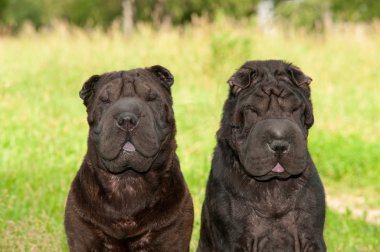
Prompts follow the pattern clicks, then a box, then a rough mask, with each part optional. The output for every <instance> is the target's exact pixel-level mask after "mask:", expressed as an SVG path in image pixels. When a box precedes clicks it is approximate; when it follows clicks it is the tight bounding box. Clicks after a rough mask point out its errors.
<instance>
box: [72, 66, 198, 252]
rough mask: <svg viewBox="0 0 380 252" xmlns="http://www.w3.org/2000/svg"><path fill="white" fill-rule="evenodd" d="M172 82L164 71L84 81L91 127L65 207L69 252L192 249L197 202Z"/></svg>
mask: <svg viewBox="0 0 380 252" xmlns="http://www.w3.org/2000/svg"><path fill="white" fill-rule="evenodd" d="M172 84H173V76H172V75H171V73H170V72H169V71H168V70H167V69H165V68H164V67H162V66H153V67H148V68H144V69H133V70H129V71H120V72H111V73H106V74H103V75H95V76H92V77H91V78H90V79H89V80H88V81H86V82H85V83H84V86H83V88H82V90H81V91H80V97H81V98H82V99H83V101H84V104H85V106H86V107H87V115H88V116H87V121H88V124H89V128H90V129H89V135H88V142H87V153H86V155H85V157H84V160H83V163H82V165H81V167H80V169H79V171H78V173H77V175H76V177H75V179H74V181H73V182H72V185H71V189H70V192H69V195H68V199H67V204H66V211H65V230H66V234H67V241H68V245H69V248H70V251H72V252H82V251H83V252H90V251H91V252H95V251H99V252H101V251H112V252H116V251H120V252H121V251H122V252H127V251H146V252H148V251H165V252H166V251H178V252H181V251H188V250H189V243H190V237H191V232H192V225H193V217H194V214H193V203H192V199H191V195H190V193H189V190H188V188H187V185H186V183H185V180H184V178H183V176H182V173H181V171H180V165H179V161H178V157H177V155H176V141H175V133H176V127H175V121H174V113H173V109H172V97H171V91H170V88H171V86H172Z"/></svg>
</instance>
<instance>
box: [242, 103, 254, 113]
mask: <svg viewBox="0 0 380 252" xmlns="http://www.w3.org/2000/svg"><path fill="white" fill-rule="evenodd" d="M245 112H253V113H255V114H257V109H256V108H255V107H254V106H252V105H247V106H244V107H243V113H245Z"/></svg>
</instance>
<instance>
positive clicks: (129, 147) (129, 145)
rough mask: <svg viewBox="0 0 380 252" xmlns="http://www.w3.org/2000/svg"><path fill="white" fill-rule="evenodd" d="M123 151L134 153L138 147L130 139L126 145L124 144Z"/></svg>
mask: <svg viewBox="0 0 380 252" xmlns="http://www.w3.org/2000/svg"><path fill="white" fill-rule="evenodd" d="M122 149H123V152H130V153H133V152H135V151H136V147H135V146H134V145H133V143H131V142H130V141H127V142H126V143H125V144H124V145H123V148H122Z"/></svg>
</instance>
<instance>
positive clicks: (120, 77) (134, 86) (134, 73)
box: [98, 69, 165, 99]
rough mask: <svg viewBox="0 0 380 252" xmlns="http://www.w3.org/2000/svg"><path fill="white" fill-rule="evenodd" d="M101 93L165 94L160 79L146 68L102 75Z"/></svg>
mask: <svg viewBox="0 0 380 252" xmlns="http://www.w3.org/2000/svg"><path fill="white" fill-rule="evenodd" d="M98 94H99V95H108V96H110V98H114V99H117V98H119V97H135V96H139V97H144V98H146V97H147V96H149V95H155V96H157V95H158V96H165V91H164V90H163V88H162V86H161V84H160V81H159V80H158V79H157V78H156V77H155V76H153V75H152V74H150V73H149V72H148V71H146V70H144V69H135V70H130V71H120V72H112V73H109V74H105V75H104V76H102V81H101V86H100V87H99V90H98Z"/></svg>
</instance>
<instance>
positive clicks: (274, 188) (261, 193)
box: [212, 147, 314, 218]
mask: <svg viewBox="0 0 380 252" xmlns="http://www.w3.org/2000/svg"><path fill="white" fill-rule="evenodd" d="M227 150H228V149H227ZM216 152H219V153H220V156H221V157H222V159H221V161H220V163H216V164H213V171H212V172H213V173H214V177H217V178H220V179H222V180H223V183H222V184H223V185H224V187H225V189H226V190H227V191H228V192H229V193H230V194H231V195H232V196H233V197H232V198H234V199H236V200H238V201H242V202H245V204H247V205H249V206H250V207H252V209H253V210H254V211H255V213H256V214H257V215H258V216H260V217H267V218H272V217H273V218H278V217H281V216H283V215H285V214H287V213H288V212H289V211H291V210H293V209H294V207H295V205H296V201H297V199H298V195H299V193H300V191H302V188H303V187H304V186H305V185H306V184H307V182H308V181H309V177H310V176H311V173H312V172H313V167H314V166H313V164H312V161H311V159H310V156H309V157H308V160H309V161H308V165H307V168H306V169H305V171H304V172H303V173H302V174H301V175H300V176H297V177H290V178H288V179H286V180H279V179H275V178H274V179H271V180H268V181H258V180H255V179H254V178H253V177H251V176H249V175H248V174H247V173H246V172H245V171H244V168H243V167H242V165H241V164H240V162H239V161H238V157H236V156H235V155H234V152H233V151H226V148H220V147H217V150H216ZM216 160H218V159H217V158H216ZM237 185H238V186H237Z"/></svg>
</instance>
